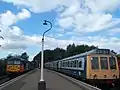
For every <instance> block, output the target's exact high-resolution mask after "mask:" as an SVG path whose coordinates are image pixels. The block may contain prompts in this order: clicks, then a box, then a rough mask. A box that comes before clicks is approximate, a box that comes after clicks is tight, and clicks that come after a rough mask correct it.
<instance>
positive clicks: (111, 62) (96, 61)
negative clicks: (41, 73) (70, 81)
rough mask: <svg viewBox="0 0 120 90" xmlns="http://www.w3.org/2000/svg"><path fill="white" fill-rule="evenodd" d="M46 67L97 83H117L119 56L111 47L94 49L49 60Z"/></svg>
mask: <svg viewBox="0 0 120 90" xmlns="http://www.w3.org/2000/svg"><path fill="white" fill-rule="evenodd" d="M45 67H46V68H48V69H52V70H56V71H59V72H62V73H65V74H67V75H70V76H73V77H76V78H79V79H81V80H85V81H87V82H89V83H95V84H99V83H106V84H109V85H115V81H116V80H117V79H118V78H119V68H118V62H117V57H116V55H115V54H114V53H113V52H111V51H110V50H109V49H93V50H91V51H88V52H86V53H83V54H78V55H75V56H71V57H68V58H64V59H62V60H57V61H53V62H47V63H46V64H45Z"/></svg>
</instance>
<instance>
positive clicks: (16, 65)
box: [6, 57, 33, 77]
mask: <svg viewBox="0 0 120 90" xmlns="http://www.w3.org/2000/svg"><path fill="white" fill-rule="evenodd" d="M31 69H33V65H32V63H31V62H30V61H27V60H25V59H22V58H18V57H12V58H10V59H8V60H7V65H6V71H7V72H8V73H9V76H10V77H11V76H16V75H20V74H22V73H25V72H27V71H30V70H31Z"/></svg>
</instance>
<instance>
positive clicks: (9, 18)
mask: <svg viewBox="0 0 120 90" xmlns="http://www.w3.org/2000/svg"><path fill="white" fill-rule="evenodd" d="M30 16H31V13H30V12H29V11H28V10H26V9H22V11H21V12H19V13H18V14H16V15H15V14H13V13H12V12H11V11H9V10H8V11H6V12H5V13H1V14H0V23H1V24H2V25H6V26H11V25H13V24H15V23H16V22H17V21H19V20H23V19H26V18H29V17H30Z"/></svg>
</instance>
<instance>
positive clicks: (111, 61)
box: [109, 57, 116, 69]
mask: <svg viewBox="0 0 120 90" xmlns="http://www.w3.org/2000/svg"><path fill="white" fill-rule="evenodd" d="M109 62H110V69H116V60H115V58H114V57H109Z"/></svg>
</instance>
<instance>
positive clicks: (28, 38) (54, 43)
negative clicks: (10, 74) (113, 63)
mask: <svg viewBox="0 0 120 90" xmlns="http://www.w3.org/2000/svg"><path fill="white" fill-rule="evenodd" d="M43 20H48V21H50V22H51V23H52V25H53V27H52V29H51V31H49V32H48V33H46V35H45V49H54V48H56V47H60V48H64V49H65V48H66V46H67V45H68V44H72V43H75V44H76V45H80V44H88V45H95V46H98V47H100V48H110V49H113V50H115V51H116V52H118V53H119V52H120V48H119V47H120V35H119V33H120V0H97V1H95V0H49V1H48V0H0V29H1V30H2V32H0V35H1V36H3V37H4V40H2V39H1V41H0V42H1V45H2V47H1V50H0V51H1V53H0V57H1V58H3V57H6V56H7V55H8V54H10V53H12V54H13V55H14V54H21V53H22V52H24V51H26V52H27V53H28V55H29V56H30V58H29V59H30V60H32V58H33V56H35V55H36V54H37V53H38V52H39V51H40V50H41V37H42V34H43V32H44V31H45V30H47V29H48V28H49V27H50V25H47V26H44V25H43V24H42V23H43Z"/></svg>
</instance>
